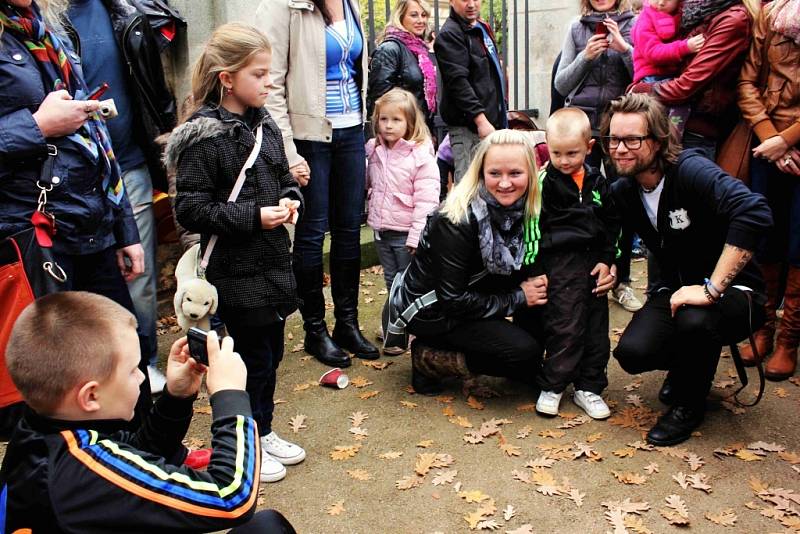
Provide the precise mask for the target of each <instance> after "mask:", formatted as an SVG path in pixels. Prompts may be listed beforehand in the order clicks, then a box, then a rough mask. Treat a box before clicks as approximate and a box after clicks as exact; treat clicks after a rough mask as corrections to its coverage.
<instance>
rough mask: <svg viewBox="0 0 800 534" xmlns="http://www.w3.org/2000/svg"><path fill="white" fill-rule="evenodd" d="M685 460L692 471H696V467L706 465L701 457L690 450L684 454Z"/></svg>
mask: <svg viewBox="0 0 800 534" xmlns="http://www.w3.org/2000/svg"><path fill="white" fill-rule="evenodd" d="M686 462H687V463H688V464H689V469H691V470H692V471H697V470H698V469H700V468H701V467H703V466H704V465H706V463H705V462H704V461H703V459H702V458H701V457H699V456H698V455H696V454H695V453H693V452H690V453H689V454H688V455H687V456H686Z"/></svg>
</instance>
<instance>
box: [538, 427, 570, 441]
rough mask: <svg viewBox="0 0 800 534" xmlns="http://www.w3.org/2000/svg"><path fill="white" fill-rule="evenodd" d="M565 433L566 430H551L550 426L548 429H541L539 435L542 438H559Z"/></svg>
mask: <svg viewBox="0 0 800 534" xmlns="http://www.w3.org/2000/svg"><path fill="white" fill-rule="evenodd" d="M564 434H566V432H562V431H560V430H550V429H549V428H548V429H547V430H541V431H539V437H542V438H553V439H558V438H563V437H564Z"/></svg>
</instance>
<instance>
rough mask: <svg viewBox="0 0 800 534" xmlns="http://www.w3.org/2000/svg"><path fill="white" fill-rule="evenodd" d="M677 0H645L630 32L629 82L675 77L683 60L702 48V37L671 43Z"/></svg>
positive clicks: (677, 18) (677, 13) (677, 17)
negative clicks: (645, 3)
mask: <svg viewBox="0 0 800 534" xmlns="http://www.w3.org/2000/svg"><path fill="white" fill-rule="evenodd" d="M681 3H682V2H681V1H680V0H649V2H648V3H647V5H645V6H644V9H643V10H642V12H641V13H640V14H639V18H638V19H637V20H636V24H635V25H634V27H633V30H632V31H631V38H632V39H633V83H638V82H640V81H644V82H648V83H653V82H658V81H661V80H666V79H669V78H673V77H675V76H676V75H677V74H679V73H680V67H681V63H682V62H683V60H684V59H685V58H686V57H687V56H689V55H691V54H694V53H696V52H697V51H698V50H700V48H701V47H702V46H703V43H704V42H705V38H704V37H703V36H702V35H696V36H694V37H692V38H691V39H681V40H674V39H675V36H676V35H677V33H678V28H679V27H680V22H681V13H680V8H681Z"/></svg>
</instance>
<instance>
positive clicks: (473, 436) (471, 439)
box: [463, 430, 484, 445]
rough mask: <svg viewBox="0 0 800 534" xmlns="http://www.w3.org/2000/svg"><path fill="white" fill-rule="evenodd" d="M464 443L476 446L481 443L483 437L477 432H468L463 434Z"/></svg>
mask: <svg viewBox="0 0 800 534" xmlns="http://www.w3.org/2000/svg"><path fill="white" fill-rule="evenodd" d="M463 439H464V441H466V442H467V443H469V444H470V445H477V444H478V443H483V439H484V438H483V436H482V435H481V433H480V432H478V431H477V430H470V431H469V432H467V433H466V434H464V438H463Z"/></svg>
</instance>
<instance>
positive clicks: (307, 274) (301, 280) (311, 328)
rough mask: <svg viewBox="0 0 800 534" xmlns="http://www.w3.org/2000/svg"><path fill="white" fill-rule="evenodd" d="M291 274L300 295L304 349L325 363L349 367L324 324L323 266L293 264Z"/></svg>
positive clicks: (348, 359)
mask: <svg viewBox="0 0 800 534" xmlns="http://www.w3.org/2000/svg"><path fill="white" fill-rule="evenodd" d="M294 275H295V278H296V280H297V292H298V293H299V295H300V299H301V300H302V304H300V313H302V314H303V328H304V329H305V331H306V339H305V351H306V352H307V353H309V354H311V355H312V356H314V357H315V358H316V359H318V360H319V361H321V362H322V363H324V364H326V365H330V366H333V367H349V366H350V357H349V356H348V355H347V353H345V352H344V351H343V350H342V349H341V348H339V346H338V345H336V343H334V341H333V339H331V336H330V334H328V326H327V325H326V324H325V297H324V296H323V295H322V265H319V266H317V267H307V268H303V267H299V266H298V265H297V264H295V267H294Z"/></svg>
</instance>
